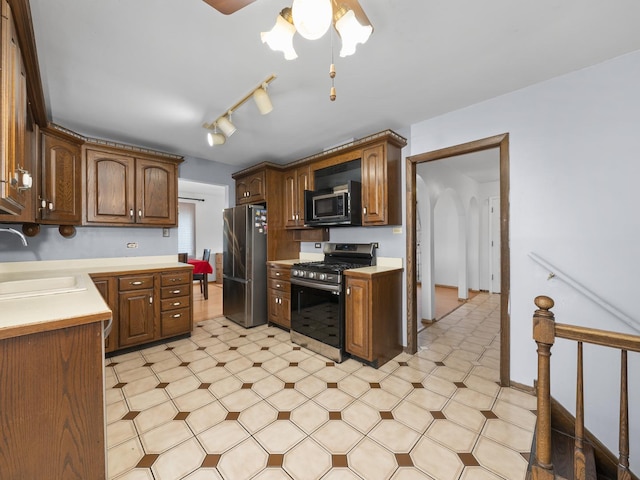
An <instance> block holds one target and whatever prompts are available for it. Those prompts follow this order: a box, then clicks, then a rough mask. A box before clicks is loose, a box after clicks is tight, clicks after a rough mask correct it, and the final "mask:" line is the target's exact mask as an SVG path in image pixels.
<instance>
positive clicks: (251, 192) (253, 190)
mask: <svg viewBox="0 0 640 480" xmlns="http://www.w3.org/2000/svg"><path fill="white" fill-rule="evenodd" d="M264 201H265V172H264V171H260V172H256V173H250V174H248V175H246V176H243V177H239V178H237V179H236V204H237V205H242V204H245V203H261V202H264Z"/></svg>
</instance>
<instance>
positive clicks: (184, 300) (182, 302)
mask: <svg viewBox="0 0 640 480" xmlns="http://www.w3.org/2000/svg"><path fill="white" fill-rule="evenodd" d="M160 302H161V303H160V310H162V311H163V312H165V311H167V310H176V309H177V308H188V307H189V297H177V298H166V299H164V300H161V301H160Z"/></svg>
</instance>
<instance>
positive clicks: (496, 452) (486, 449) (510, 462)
mask: <svg viewBox="0 0 640 480" xmlns="http://www.w3.org/2000/svg"><path fill="white" fill-rule="evenodd" d="M473 454H474V456H475V457H476V459H477V460H478V462H479V463H480V464H481V465H482V466H483V467H485V468H487V469H489V470H491V471H492V472H494V473H496V474H498V475H501V476H503V477H504V478H508V479H514V480H516V479H524V478H525V475H526V470H527V462H526V460H525V459H524V458H523V457H522V455H520V454H519V453H518V452H515V451H514V450H511V449H510V448H507V447H504V446H502V445H500V444H498V443H496V442H494V441H493V440H490V439H488V438H484V437H480V440H478V444H477V445H476V447H475V448H474V450H473Z"/></svg>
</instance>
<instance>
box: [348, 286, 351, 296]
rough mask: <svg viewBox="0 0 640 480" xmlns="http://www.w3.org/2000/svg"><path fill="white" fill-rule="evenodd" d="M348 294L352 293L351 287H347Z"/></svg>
mask: <svg viewBox="0 0 640 480" xmlns="http://www.w3.org/2000/svg"><path fill="white" fill-rule="evenodd" d="M347 295H351V287H348V288H347Z"/></svg>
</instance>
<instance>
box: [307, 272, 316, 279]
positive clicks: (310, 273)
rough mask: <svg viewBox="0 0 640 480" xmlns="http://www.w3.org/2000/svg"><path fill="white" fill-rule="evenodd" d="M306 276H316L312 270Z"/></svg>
mask: <svg viewBox="0 0 640 480" xmlns="http://www.w3.org/2000/svg"><path fill="white" fill-rule="evenodd" d="M307 277H308V278H316V274H315V273H314V272H309V274H308V275H307Z"/></svg>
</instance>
